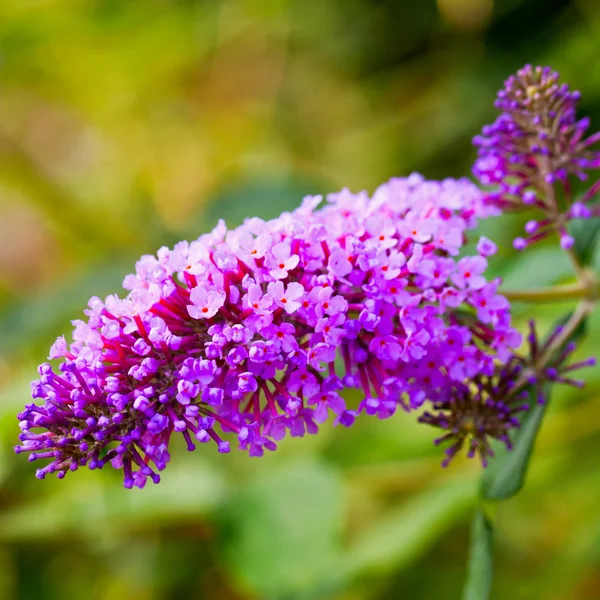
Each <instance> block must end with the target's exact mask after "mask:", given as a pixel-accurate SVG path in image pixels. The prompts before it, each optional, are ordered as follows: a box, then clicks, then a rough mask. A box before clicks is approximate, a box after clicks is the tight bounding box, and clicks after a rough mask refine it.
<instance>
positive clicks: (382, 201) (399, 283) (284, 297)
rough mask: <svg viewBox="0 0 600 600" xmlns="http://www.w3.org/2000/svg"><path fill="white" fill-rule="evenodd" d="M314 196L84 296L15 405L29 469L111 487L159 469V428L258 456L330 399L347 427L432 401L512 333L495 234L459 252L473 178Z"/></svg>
mask: <svg viewBox="0 0 600 600" xmlns="http://www.w3.org/2000/svg"><path fill="white" fill-rule="evenodd" d="M321 201H322V199H321V198H320V197H307V198H305V199H304V201H303V202H302V205H301V206H300V207H299V208H298V209H297V210H295V211H294V212H292V213H284V214H282V215H281V216H280V217H278V218H277V219H274V220H272V221H268V222H265V221H263V220H261V219H258V218H252V219H248V220H246V221H245V222H244V224H243V225H241V226H240V227H238V228H237V229H234V230H227V228H226V227H225V224H224V223H223V222H220V223H219V224H218V225H217V227H216V228H215V229H214V230H213V231H212V232H211V233H209V234H207V235H203V236H201V237H200V238H199V239H198V240H196V241H194V242H191V243H187V242H181V243H179V244H177V245H176V246H175V247H174V248H173V249H168V248H161V249H160V250H159V251H158V254H157V256H156V257H154V256H144V257H142V259H141V260H140V261H139V262H138V263H137V268H136V273H135V274H134V275H129V276H127V277H126V278H125V281H124V287H125V288H126V289H127V290H129V293H128V295H127V296H126V297H125V298H124V299H120V298H118V297H117V296H109V297H108V298H106V300H105V301H101V300H100V299H98V298H92V300H91V301H90V303H89V308H88V309H87V310H86V311H85V312H86V315H87V317H88V319H87V321H75V322H74V332H73V342H72V343H67V341H66V340H65V338H64V337H61V338H59V339H58V340H57V341H56V343H55V344H54V346H53V347H52V349H51V352H50V358H51V359H62V362H61V363H60V365H59V366H58V369H56V370H55V369H54V368H53V367H52V366H51V365H50V364H43V365H41V367H40V368H39V372H40V376H41V377H40V379H39V381H36V382H34V383H33V385H32V389H33V397H34V399H36V400H39V401H40V404H35V403H32V404H29V405H27V406H26V408H25V410H24V411H23V412H22V413H21V414H20V415H19V419H20V426H21V430H22V433H21V435H20V439H21V441H22V445H21V446H18V447H17V448H16V450H17V452H25V451H26V452H31V454H30V460H36V459H50V462H49V463H48V464H47V465H46V466H45V467H43V468H41V469H39V470H38V471H37V476H38V477H39V478H44V476H45V475H46V474H48V473H51V472H55V473H56V474H57V475H58V476H59V477H63V476H64V475H65V474H66V472H67V471H75V470H76V469H77V468H79V467H81V466H84V465H87V466H88V467H89V468H91V469H95V468H102V467H103V466H104V465H106V464H107V463H111V464H112V466H114V467H116V468H122V469H123V471H124V483H125V487H128V488H130V487H132V486H134V485H135V486H139V487H143V486H144V484H145V482H146V480H147V478H148V477H150V478H151V479H152V480H153V481H154V482H158V481H159V475H158V471H160V470H162V469H163V468H164V467H165V466H166V464H167V463H168V461H169V458H170V455H169V442H170V439H171V436H172V434H173V432H179V433H180V434H181V435H182V436H183V437H184V438H185V441H186V443H187V446H188V448H189V449H190V450H193V449H194V448H195V445H196V443H198V442H199V443H210V442H212V443H214V444H215V446H216V447H217V448H218V450H219V451H220V452H228V451H229V450H230V444H231V443H232V441H235V442H236V444H237V446H238V447H239V448H240V449H242V450H247V451H248V452H249V453H250V455H252V456H261V455H262V454H263V452H264V450H265V449H266V450H273V449H275V447H276V442H277V441H278V440H280V439H282V438H283V437H284V436H285V435H286V433H289V434H291V435H292V436H303V435H304V434H305V433H315V432H316V431H317V429H318V426H319V424H321V423H323V422H324V421H325V420H326V419H327V418H328V416H329V415H330V414H333V416H334V418H335V423H341V424H342V425H345V426H350V425H351V424H352V423H353V422H354V420H355V418H356V416H357V415H358V414H360V413H366V414H368V415H377V416H378V417H379V418H386V417H389V416H391V415H392V414H394V412H395V410H396V407H397V406H398V405H401V406H402V407H403V408H405V409H407V410H410V409H416V408H419V407H421V406H422V405H423V404H424V403H426V402H431V403H438V404H439V403H441V402H445V401H448V399H449V398H450V396H451V395H452V393H453V392H452V390H453V389H454V388H456V387H460V386H461V385H463V382H464V381H465V380H467V379H470V378H473V377H475V376H481V377H484V376H489V377H491V376H493V374H494V372H495V364H496V362H497V361H501V362H506V361H508V360H509V358H510V356H511V354H512V349H513V348H515V347H516V346H518V345H519V343H520V335H519V334H518V333H517V332H516V331H515V330H514V329H512V328H511V325H510V313H509V304H508V302H507V301H506V299H505V298H503V297H502V296H500V295H498V293H497V288H498V284H499V282H498V281H493V282H487V281H486V279H485V277H484V271H485V269H486V266H487V260H486V257H487V256H489V255H491V254H493V253H494V252H495V249H496V248H495V245H494V244H493V243H492V242H491V241H489V240H487V239H486V238H482V239H481V240H480V242H479V244H478V247H477V248H478V254H477V255H476V256H467V257H464V258H460V259H459V258H458V254H459V251H460V250H461V247H462V246H463V243H464V241H465V239H466V237H465V232H466V230H467V229H469V228H472V227H474V226H475V223H476V220H477V218H480V217H486V216H488V215H489V214H491V213H493V212H494V210H495V209H494V208H493V207H490V206H488V205H487V204H486V203H485V202H484V199H483V196H482V194H481V192H480V191H479V190H478V189H477V188H476V187H475V186H474V185H473V184H471V183H470V182H468V181H466V180H458V181H456V180H445V181H442V182H434V181H425V180H423V178H422V177H420V176H419V175H412V176H410V177H408V178H403V179H392V180H391V181H389V182H388V183H386V184H384V185H382V186H380V187H379V188H378V189H377V190H376V191H375V193H374V194H373V196H372V197H371V198H369V197H368V196H367V194H366V193H359V194H352V193H350V192H349V191H348V190H343V191H341V192H339V193H336V194H331V195H329V196H328V197H327V201H326V203H325V205H324V206H323V207H322V208H320V209H319V210H315V209H316V208H317V206H318V205H319V204H320V203H321ZM465 315H466V316H465ZM347 388H357V389H358V390H360V393H361V395H362V398H363V399H362V401H361V402H360V404H359V406H358V407H354V408H349V407H347V406H346V403H345V401H344V399H343V397H342V395H341V393H340V392H342V390H344V389H347ZM488 410H489V411H492V412H494V409H493V407H492V408H489V409H488ZM498 411H499V412H498ZM498 411H496V412H498V416H497V418H498V419H501V420H502V419H504V420H506V419H507V418H508V417H506V416H505V415H504V409H503V408H502V407H500V406H498ZM511 423H512V421H511Z"/></svg>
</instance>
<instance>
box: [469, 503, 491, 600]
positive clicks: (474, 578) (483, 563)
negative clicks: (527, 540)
mask: <svg viewBox="0 0 600 600" xmlns="http://www.w3.org/2000/svg"><path fill="white" fill-rule="evenodd" d="M492 543H493V529H492V524H491V522H490V520H489V519H488V518H487V516H486V514H485V513H484V512H483V510H481V509H479V510H478V511H477V512H476V513H475V516H474V517H473V523H472V525H471V546H470V550H469V564H468V566H467V581H466V584H465V588H464V590H463V595H462V600H487V598H489V595H490V592H491V590H492V581H493V577H494V558H493V549H492Z"/></svg>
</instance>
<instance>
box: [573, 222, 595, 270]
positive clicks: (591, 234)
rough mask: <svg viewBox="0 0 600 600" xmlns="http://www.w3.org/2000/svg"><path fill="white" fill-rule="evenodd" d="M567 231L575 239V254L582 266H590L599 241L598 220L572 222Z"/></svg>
mask: <svg viewBox="0 0 600 600" xmlns="http://www.w3.org/2000/svg"><path fill="white" fill-rule="evenodd" d="M569 229H570V233H571V235H572V236H573V237H574V238H575V247H574V250H575V254H576V255H577V257H578V258H579V260H580V261H581V263H582V264H584V265H590V264H592V263H593V262H594V257H595V253H596V247H597V245H598V240H599V239H600V218H594V219H586V220H585V221H574V222H573V223H571V226H570V228H569Z"/></svg>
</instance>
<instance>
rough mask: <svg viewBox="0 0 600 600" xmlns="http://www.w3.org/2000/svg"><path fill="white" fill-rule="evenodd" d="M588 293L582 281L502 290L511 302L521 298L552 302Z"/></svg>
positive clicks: (531, 300) (530, 300) (580, 296)
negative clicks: (528, 288) (545, 286)
mask: <svg viewBox="0 0 600 600" xmlns="http://www.w3.org/2000/svg"><path fill="white" fill-rule="evenodd" d="M588 294H589V291H588V288H587V286H586V285H585V284H583V283H582V282H577V283H572V284H568V285H557V286H554V287H550V288H543V289H537V290H503V291H502V295H503V296H505V297H506V298H507V299H508V300H510V301H511V302H513V301H517V300H521V301H524V302H552V301H559V300H569V299H570V298H585V297H587V296H588Z"/></svg>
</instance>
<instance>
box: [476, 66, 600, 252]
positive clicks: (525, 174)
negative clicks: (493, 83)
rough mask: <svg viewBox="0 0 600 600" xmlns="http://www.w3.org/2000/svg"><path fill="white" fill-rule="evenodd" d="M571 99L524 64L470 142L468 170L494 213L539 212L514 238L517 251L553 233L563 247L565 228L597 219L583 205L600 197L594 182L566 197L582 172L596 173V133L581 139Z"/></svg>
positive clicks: (565, 89)
mask: <svg viewBox="0 0 600 600" xmlns="http://www.w3.org/2000/svg"><path fill="white" fill-rule="evenodd" d="M579 98H580V93H579V92H577V91H571V90H570V88H569V86H568V85H567V84H562V85H561V84H560V83H559V76H558V73H556V72H553V71H552V70H551V69H550V68H549V67H535V68H534V67H532V66H531V65H526V66H525V67H524V68H523V69H521V70H519V71H518V72H517V74H516V75H514V76H511V77H509V78H508V80H507V81H506V82H505V85H504V89H503V90H501V91H500V92H499V93H498V97H497V100H496V103H495V106H496V108H497V109H499V110H500V111H501V114H500V116H499V117H498V118H497V119H496V121H495V122H494V123H493V124H491V125H487V126H485V127H484V128H483V131H482V134H481V135H478V136H476V137H475V138H474V144H475V146H476V147H477V149H478V159H477V161H476V162H475V165H474V168H473V172H474V174H475V176H476V177H477V178H478V179H479V181H480V182H481V183H482V185H484V186H491V188H492V189H491V191H490V192H489V194H488V197H487V200H488V202H490V203H492V204H494V205H496V206H498V207H499V208H500V209H502V210H510V209H520V208H523V207H524V206H526V207H537V208H538V209H540V210H541V211H543V213H544V217H543V218H542V219H540V220H532V221H529V222H528V223H527V226H526V228H525V231H526V233H527V237H526V238H521V237H519V238H517V239H516V240H515V244H514V245H515V248H517V249H518V250H522V249H524V248H525V247H526V246H528V245H529V244H531V243H533V242H536V241H538V240H541V239H543V238H545V237H547V236H548V235H549V234H551V233H553V232H558V233H559V235H560V239H561V245H562V246H563V248H570V247H571V246H572V245H573V242H574V240H573V238H572V237H571V236H570V235H569V234H568V232H567V230H566V227H565V225H566V224H567V223H568V222H569V221H571V220H573V219H587V218H589V217H591V216H593V215H594V214H597V213H598V211H597V210H595V209H592V208H590V207H589V206H588V205H589V202H590V201H591V200H592V199H593V198H594V197H595V196H596V195H597V194H598V192H600V181H597V182H596V183H594V184H592V185H591V186H590V187H589V189H588V191H587V192H586V193H585V194H584V195H583V197H582V198H581V199H580V200H578V201H575V200H574V198H573V193H572V179H573V178H575V179H576V180H577V179H579V180H581V181H585V180H587V178H588V172H589V171H591V170H594V169H600V150H599V149H596V150H594V149H593V148H594V146H596V145H597V144H598V143H599V142H600V133H596V134H594V135H591V136H589V137H587V138H586V137H585V135H586V132H587V130H588V129H589V126H590V121H589V119H588V118H582V119H578V118H577V114H576V107H577V102H578V101H579Z"/></svg>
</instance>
